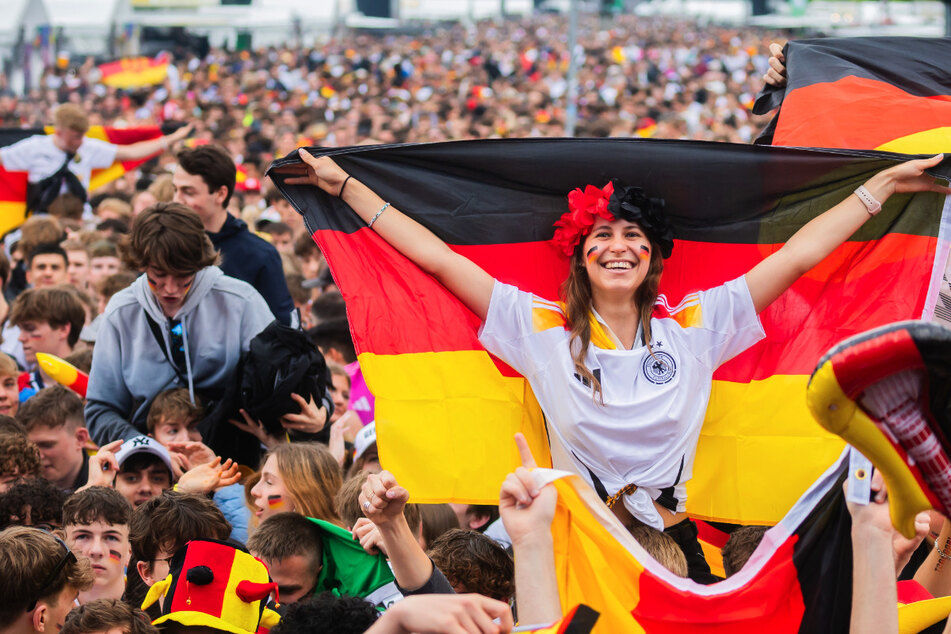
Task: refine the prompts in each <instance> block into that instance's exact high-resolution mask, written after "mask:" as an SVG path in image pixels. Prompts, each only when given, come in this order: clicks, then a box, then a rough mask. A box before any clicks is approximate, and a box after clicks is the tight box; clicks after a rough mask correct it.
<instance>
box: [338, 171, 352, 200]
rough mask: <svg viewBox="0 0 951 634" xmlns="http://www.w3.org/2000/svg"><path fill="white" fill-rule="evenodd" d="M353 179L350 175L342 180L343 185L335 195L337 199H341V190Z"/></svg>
mask: <svg viewBox="0 0 951 634" xmlns="http://www.w3.org/2000/svg"><path fill="white" fill-rule="evenodd" d="M351 178H353V175H352V174H347V177H346V178H345V179H343V185H341V186H340V191H339V192H338V193H337V198H343V190H344V188H345V187H346V186H347V181H349V180H350V179H351Z"/></svg>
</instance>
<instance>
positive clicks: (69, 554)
mask: <svg viewBox="0 0 951 634" xmlns="http://www.w3.org/2000/svg"><path fill="white" fill-rule="evenodd" d="M52 537H53V539H55V540H56V541H57V542H58V543H59V545H60V546H62V547H63V549H64V550H65V551H66V552H65V553H64V554H63V558H62V559H60V560H59V563H57V564H56V565H55V566H54V567H53V570H51V571H50V574H48V575H47V576H46V579H45V580H44V581H43V584H42V585H41V586H40V589H39V590H37V592H36V598H35V599H33V602H32V603H30V605H29V607H27V609H26V611H27V612H32V611H33V610H35V609H36V603H37V601H39V600H40V599H42V598H43V597H44V596H46V593H47V591H48V590H49V589H50V586H52V585H53V582H54V581H56V578H57V577H59V573H61V572H62V571H63V568H65V567H66V564H68V563H76V555H75V554H73V551H71V550H70V549H69V546H67V545H66V542H64V541H63V540H62V539H60V538H59V537H57V536H56V535H52Z"/></svg>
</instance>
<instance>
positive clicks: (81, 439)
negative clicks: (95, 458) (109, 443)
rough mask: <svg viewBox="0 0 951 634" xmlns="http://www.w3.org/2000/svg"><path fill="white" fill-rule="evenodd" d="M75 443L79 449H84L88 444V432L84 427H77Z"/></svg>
mask: <svg viewBox="0 0 951 634" xmlns="http://www.w3.org/2000/svg"><path fill="white" fill-rule="evenodd" d="M75 437H76V442H77V443H79V446H80V447H85V446H86V443H88V442H89V430H88V429H86V428H85V427H77V428H76V432H75Z"/></svg>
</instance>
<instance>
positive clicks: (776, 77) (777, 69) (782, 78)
mask: <svg viewBox="0 0 951 634" xmlns="http://www.w3.org/2000/svg"><path fill="white" fill-rule="evenodd" d="M769 54H770V57H769V70H768V71H766V75H765V76H763V81H765V82H766V83H767V84H769V85H770V86H785V85H786V56H785V55H783V45H782V44H778V43H776V42H773V43H772V44H770V45H769Z"/></svg>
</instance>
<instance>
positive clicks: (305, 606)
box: [271, 592, 379, 634]
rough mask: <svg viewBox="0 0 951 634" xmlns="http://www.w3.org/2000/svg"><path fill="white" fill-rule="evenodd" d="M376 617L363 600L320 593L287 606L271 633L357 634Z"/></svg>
mask: <svg viewBox="0 0 951 634" xmlns="http://www.w3.org/2000/svg"><path fill="white" fill-rule="evenodd" d="M378 616H379V612H377V610H376V608H375V607H373V605H371V604H370V603H369V602H368V601H365V600H364V599H361V598H359V597H346V596H344V597H338V596H334V595H333V594H331V593H329V592H321V593H320V594H318V595H315V596H313V597H310V598H309V599H306V600H304V601H299V602H297V603H294V604H293V605H291V606H289V607H288V608H287V612H285V613H284V616H282V617H281V620H280V622H279V623H278V624H277V625H275V626H274V627H273V628H271V634H311V633H312V632H313V633H318V634H319V633H320V632H327V633H328V634H331V633H332V634H361V633H362V632H365V631H367V630H368V629H369V628H370V626H372V625H373V623H375V622H376V619H377V617H378Z"/></svg>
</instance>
